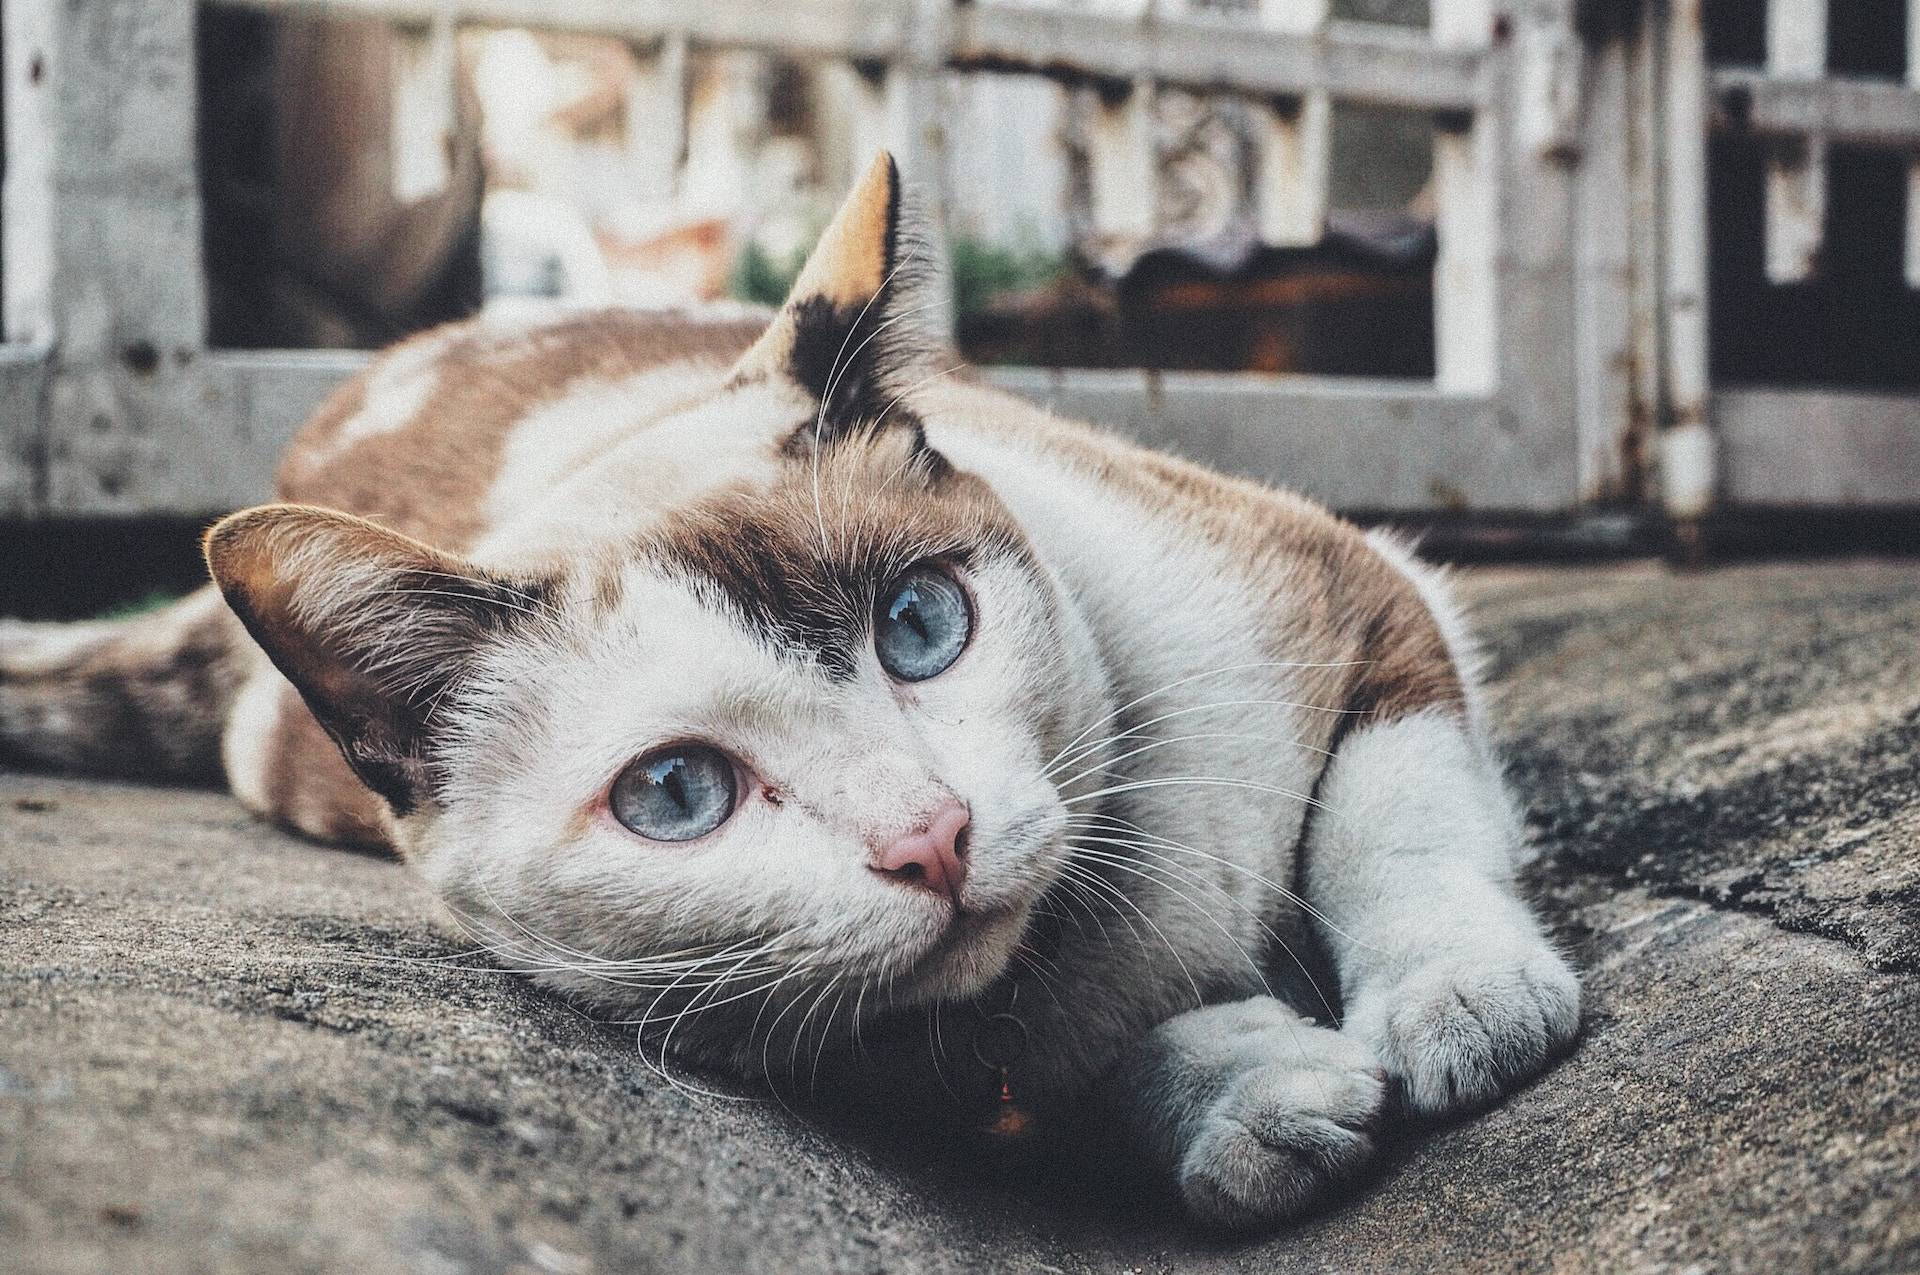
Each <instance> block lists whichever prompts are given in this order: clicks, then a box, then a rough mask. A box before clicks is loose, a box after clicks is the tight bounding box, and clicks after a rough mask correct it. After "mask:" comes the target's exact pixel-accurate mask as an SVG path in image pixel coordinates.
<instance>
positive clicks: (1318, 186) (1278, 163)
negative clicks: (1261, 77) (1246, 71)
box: [1253, 93, 1333, 248]
mask: <svg viewBox="0 0 1920 1275" xmlns="http://www.w3.org/2000/svg"><path fill="white" fill-rule="evenodd" d="M1253 119H1254V145H1255V146H1256V148H1257V154H1256V156H1255V171H1254V210H1255V215H1256V216H1257V217H1258V219H1259V221H1258V230H1259V234H1260V239H1261V242H1263V243H1268V244H1272V245H1273V246H1275V247H1281V248H1286V247H1308V246H1311V245H1313V244H1317V243H1319V242H1320V237H1321V235H1322V234H1324V233H1325V232H1326V227H1327V193H1328V190H1329V188H1330V186H1329V174H1330V173H1331V171H1332V167H1333V165H1332V155H1333V149H1332V140H1333V103H1332V101H1331V100H1330V99H1329V98H1328V97H1327V95H1326V94H1325V93H1309V94H1307V95H1306V96H1305V97H1303V98H1296V99H1294V100H1293V101H1292V102H1291V103H1287V104H1276V103H1274V102H1272V101H1260V102H1256V103H1254V106H1253Z"/></svg>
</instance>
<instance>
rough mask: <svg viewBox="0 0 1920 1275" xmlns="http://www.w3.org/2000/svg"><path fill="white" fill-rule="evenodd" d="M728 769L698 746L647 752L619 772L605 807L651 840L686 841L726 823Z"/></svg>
mask: <svg viewBox="0 0 1920 1275" xmlns="http://www.w3.org/2000/svg"><path fill="white" fill-rule="evenodd" d="M734 800H735V795H734V782H733V764H732V763H731V762H729V761H728V760H727V759H726V758H725V757H723V756H721V755H720V753H718V752H717V751H715V750H714V749H711V748H706V747H703V746H701V745H698V744H682V745H676V746H674V747H672V748H663V749H661V750H660V751H659V752H657V753H648V754H647V755H646V756H645V757H642V758H641V759H640V760H639V761H636V762H633V763H632V764H630V765H629V766H628V767H627V768H626V769H625V770H623V771H621V772H620V777H619V778H618V779H616V780H614V781H613V791H612V792H611V793H609V794H608V795H607V806H608V808H610V809H611V810H612V811H613V817H614V818H615V819H618V820H619V821H620V822H621V823H622V824H623V825H625V826H626V827H627V828H628V829H629V830H630V831H633V832H637V833H639V834H640V835H641V836H643V837H648V838H651V839H652V840H654V841H691V840H693V839H694V838H695V837H701V836H705V835H706V834H707V833H709V832H712V831H713V830H714V829H715V828H718V827H719V826H720V825H721V824H723V823H725V822H726V821H727V816H728V815H730V814H732V813H733V807H734Z"/></svg>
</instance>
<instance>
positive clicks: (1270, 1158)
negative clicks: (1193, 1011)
mask: <svg viewBox="0 0 1920 1275" xmlns="http://www.w3.org/2000/svg"><path fill="white" fill-rule="evenodd" d="M1282 1012H1283V1013H1284V1011H1282ZM1241 1031H1242V1032H1243V1033H1245V1037H1251V1038H1252V1039H1245V1038H1243V1042H1242V1043H1243V1045H1254V1044H1256V1043H1257V1045H1258V1046H1259V1049H1258V1053H1259V1057H1260V1061H1259V1062H1257V1063H1253V1064H1251V1065H1248V1066H1247V1067H1246V1068H1245V1069H1244V1070H1242V1071H1240V1072H1239V1073H1238V1074H1236V1075H1235V1076H1234V1077H1233V1078H1232V1079H1231V1080H1229V1081H1228V1082H1227V1083H1226V1085H1225V1086H1224V1087H1222V1089H1221V1090H1220V1092H1219V1093H1218V1094H1216V1095H1215V1096H1214V1097H1213V1098H1212V1100H1211V1101H1210V1102H1209V1104H1208V1106H1207V1110H1206V1112H1205V1114H1204V1115H1203V1116H1202V1117H1201V1118H1200V1120H1199V1121H1198V1122H1196V1124H1195V1125H1194V1136H1193V1139H1192V1141H1191V1142H1190V1143H1189V1144H1188V1145H1187V1149H1186V1152H1185V1154H1184V1155H1183V1156H1182V1157H1181V1159H1180V1165H1179V1171H1178V1185H1179V1190H1180V1197H1181V1201H1182V1202H1183V1203H1184V1205H1185V1206H1186V1209H1187V1211H1188V1213H1189V1214H1191V1215H1192V1216H1193V1217H1194V1218H1196V1219H1197V1220H1199V1221H1201V1222H1204V1223H1206V1224H1207V1225H1209V1226H1214V1227H1219V1228H1222V1229H1229V1230H1240V1231H1244V1230H1251V1229H1254V1228H1257V1227H1262V1226H1270V1225H1272V1224H1274V1223H1276V1222H1282V1221H1285V1220H1286V1219H1288V1218H1292V1217H1297V1216H1299V1215H1300V1214H1301V1213H1303V1212H1305V1211H1307V1210H1308V1209H1310V1208H1312V1207H1313V1206H1314V1205H1315V1204H1317V1203H1318V1202H1319V1201H1320V1200H1321V1199H1322V1198H1323V1197H1324V1196H1325V1195H1326V1194H1327V1192H1328V1190H1329V1188H1331V1187H1333V1186H1336V1185H1338V1184H1339V1183H1341V1182H1344V1181H1346V1180H1347V1179H1349V1178H1351V1177H1352V1176H1353V1175H1354V1174H1355V1173H1356V1172H1358V1171H1359V1169H1360V1168H1361V1167H1362V1166H1363V1165H1365V1164H1366V1162H1367V1161H1368V1160H1369V1159H1371V1158H1372V1156H1373V1137H1372V1129H1373V1126H1374V1124H1375V1122H1376V1120H1377V1118H1378V1116H1379V1113H1380V1107H1381V1103H1382V1101H1383V1099H1384V1098H1385V1094H1386V1078H1385V1073H1384V1072H1383V1071H1382V1070H1381V1068H1380V1064H1379V1062H1378V1061H1377V1060H1376V1059H1375V1058H1374V1057H1373V1054H1372V1052H1371V1051H1370V1050H1368V1049H1367V1048H1366V1046H1365V1045H1363V1044H1362V1043H1361V1042H1359V1041H1357V1040H1354V1039H1351V1038H1349V1037H1347V1036H1344V1035H1341V1034H1339V1033H1336V1032H1332V1031H1329V1030H1327V1029H1326V1028H1323V1027H1314V1026H1310V1025H1307V1024H1305V1023H1302V1022H1301V1021H1300V1020H1299V1019H1295V1018H1292V1017H1291V1016H1290V1015H1287V1016H1285V1017H1284V1018H1276V1019H1274V1020H1273V1021H1271V1022H1268V1023H1262V1024H1255V1023H1251V1022H1249V1023H1247V1024H1245V1025H1244V1026H1242V1028H1241ZM1242 1056H1243V1057H1244V1056H1246V1055H1245V1054H1244V1053H1243V1055H1242Z"/></svg>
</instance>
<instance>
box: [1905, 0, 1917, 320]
mask: <svg viewBox="0 0 1920 1275" xmlns="http://www.w3.org/2000/svg"><path fill="white" fill-rule="evenodd" d="M1907 87H1909V88H1911V89H1912V90H1913V91H1914V92H1916V93H1920V0H1907ZM1907 286H1908V287H1909V288H1920V155H1916V156H1914V158H1913V159H1912V161H1911V162H1910V163H1909V164H1908V165H1907Z"/></svg>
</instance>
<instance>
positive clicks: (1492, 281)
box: [0, 0, 1920, 521]
mask: <svg viewBox="0 0 1920 1275" xmlns="http://www.w3.org/2000/svg"><path fill="white" fill-rule="evenodd" d="M217 2H218V3H222V4H229V5H235V6H241V7H247V8H253V9H266V10H279V11H299V12H303V13H334V14H342V15H354V16H362V17H366V16H373V17H379V18H382V19H385V20H388V21H390V22H392V23H394V24H395V25H396V26H398V27H400V28H402V29H404V30H406V31H409V32H411V33H412V34H413V37H414V38H417V39H419V40H422V41H433V40H445V39H446V38H447V37H448V33H450V32H451V31H453V30H455V29H456V28H457V27H458V26H460V25H461V24H477V25H512V26H534V27H544V28H558V29H565V30H573V31H583V32H592V33H598V34H602V35H611V36H616V37H619V38H622V39H625V40H628V41H630V42H632V44H633V46H634V48H635V50H636V52H637V54H638V55H639V56H640V57H641V59H642V64H643V66H644V67H646V68H647V72H646V74H645V76H643V77H642V78H643V79H645V80H646V82H647V83H648V84H650V85H651V86H652V89H651V91H656V92H660V93H663V94H664V95H665V96H666V99H667V100H669V101H671V102H674V103H678V102H679V101H680V100H681V94H682V93H683V91H684V89H683V86H682V84H681V82H680V80H679V78H678V77H680V76H682V75H684V74H685V67H686V61H687V59H686V53H687V50H688V49H689V48H700V49H745V50H756V51H763V52H770V53H777V54H781V55H784V56H790V57H800V58H820V59H841V60H850V61H854V62H857V63H859V64H860V65H861V66H863V67H864V68H869V69H871V68H878V69H879V70H878V74H877V75H870V76H869V77H868V82H869V83H871V84H872V86H873V91H872V100H871V103H870V104H869V105H868V107H867V111H868V114H869V116H870V119H869V121H868V123H869V124H870V127H869V128H868V129H867V133H868V134H869V135H870V136H871V137H872V138H874V139H876V140H884V141H885V142H886V143H887V144H889V145H891V146H892V147H893V148H894V149H895V150H896V152H897V153H898V154H899V155H900V157H901V160H902V162H903V165H904V166H905V167H906V169H907V170H908V172H909V174H910V175H918V176H919V177H920V178H921V179H922V180H925V179H926V178H927V177H928V176H929V175H937V174H939V173H940V172H942V171H943V165H944V163H945V160H944V155H943V145H944V138H943V136H942V128H941V120H940V107H939V93H940V85H941V83H942V80H943V77H948V76H951V75H953V74H956V73H961V74H975V75H1037V76H1044V77H1048V78H1050V79H1053V80H1056V81H1060V82H1063V83H1070V84H1091V85H1094V86H1096V87H1098V88H1100V89H1101V93H1100V95H1099V97H1100V101H1101V103H1102V105H1101V107H1100V117H1099V119H1098V120H1097V122H1096V125H1095V127H1094V128H1093V129H1092V130H1091V133H1090V137H1091V141H1090V147H1091V152H1090V166H1091V177H1092V181H1091V185H1092V210H1093V214H1092V215H1093V216H1094V218H1095V220H1096V222H1097V223H1099V224H1100V225H1103V226H1106V227H1109V228H1114V229H1121V230H1124V229H1127V228H1129V227H1131V226H1134V225H1136V224H1137V223H1138V222H1139V220H1140V219H1141V218H1143V217H1147V216H1150V205H1148V204H1147V203H1146V202H1145V201H1146V198H1147V197H1146V195H1145V193H1144V192H1145V191H1147V190H1148V189H1149V181H1148V179H1149V178H1150V176H1151V172H1152V168H1151V163H1152V161H1151V149H1150V148H1151V145H1152V142H1151V136H1150V130H1149V128H1148V126H1147V115H1146V112H1147V110H1148V108H1149V106H1150V103H1151V100H1152V95H1153V94H1154V93H1155V92H1156V90H1157V89H1158V88H1160V87H1162V86H1172V87H1180V88H1187V89H1194V90H1202V91H1205V92H1209V93H1218V94H1231V95H1235V96H1238V97H1240V98H1242V99H1244V100H1245V101H1247V102H1248V103H1250V104H1251V105H1252V107H1253V108H1254V110H1255V111H1256V116H1255V118H1256V119H1257V120H1258V127H1257V129H1256V135H1257V138H1258V160H1259V164H1258V172H1257V179H1256V183H1255V185H1256V191H1257V200H1258V224H1259V227H1260V231H1261V235H1262V238H1263V239H1264V240H1266V241H1267V242H1269V243H1273V244H1304V243H1310V242H1313V241H1314V240H1315V239H1317V237H1318V236H1319V235H1320V234H1321V232H1322V229H1323V226H1324V223H1325V217H1326V206H1327V190H1328V181H1327V173H1328V165H1329V145H1330V140H1329V139H1330V133H1331V130H1330V128H1329V126H1328V120H1329V113H1330V106H1331V104H1332V103H1334V102H1356V103H1369V104H1377V105H1385V106H1393V107H1400V108H1408V109H1413V110H1418V111H1422V112H1426V113H1427V114H1428V115H1429V116H1430V118H1431V120H1432V124H1433V139H1434V140H1433V162H1434V181H1433V192H1434V195H1435V199H1436V220H1437V228H1438V243H1439V258H1438V261H1437V264H1436V266H1435V289H1434V292H1435V297H1436V309H1435V315H1434V323H1435V338H1436V341H1435V348H1436V375H1435V376H1434V377H1433V378H1432V379H1431V380H1419V381H1413V380H1398V379H1378V378H1348V377H1317V376H1284V377H1276V376H1259V375H1251V374H1228V373H1221V374H1212V373H1153V372H1149V371H1090V370H1075V369H1025V368H1002V369H995V370H994V371H993V373H992V376H993V379H994V380H996V381H997V382H999V383H1001V384H1003V385H1005V386H1007V387H1009V388H1011V389H1013V390H1016V391H1018V392H1021V393H1024V394H1027V395H1029V396H1031V397H1033V398H1036V399H1039V400H1043V401H1046V402H1048V403H1051V404H1054V405H1056V406H1057V407H1058V408H1059V410H1061V411H1062V412H1064V413H1068V414H1071V415H1076V416H1083V417H1087V418H1091V419H1096V420H1099V421H1102V422H1105V423H1108V424H1111V425H1114V426H1117V427H1119V428H1122V429H1125V430H1127V431H1130V432H1132V433H1134V434H1136V435H1138V436H1140V437H1142V438H1145V439H1148V440H1150V441H1152V442H1155V443H1159V444H1163V445H1166V446H1169V447H1172V448H1174V449H1175V450H1178V451H1181V452H1184V453H1187V454H1190V455H1194V456H1196V457H1199V458H1201V459H1205V460H1208V461H1211V462H1213V463H1216V464H1220V465H1223V466H1225V467H1228V468H1230V469H1234V470H1237V471H1241V472H1246V473H1251V474H1254V475H1256V476H1259V477H1262V478H1266V479H1270V480H1273V481H1277V482H1281V483H1286V484H1289V485H1292V486H1296V487H1299V488H1302V489H1305V490H1307V491H1309V492H1312V493H1313V494H1315V495H1317V496H1320V497H1321V498H1323V499H1326V500H1328V501H1330V502H1332V503H1334V504H1336V505H1339V506H1342V507H1346V508H1350V509H1364V510H1374V511H1422V510H1434V509H1455V510H1475V511H1504V512H1526V513H1553V514H1578V513H1581V512H1583V511H1596V510H1610V509H1611V510H1619V509H1625V510H1629V511H1640V512H1648V513H1652V514H1656V515H1665V516H1670V517H1673V518H1676V519H1679V520H1683V521H1684V520H1691V519H1695V518H1698V517H1699V516H1700V515H1702V514H1704V513H1705V512H1707V511H1708V510H1709V509H1710V508H1711V507H1713V506H1714V505H1715V504H1716V502H1730V503H1734V504H1743V505H1748V504H1765V505H1770V506H1779V505H1836V504H1837V505H1848V506H1855V505H1866V504H1920V448H1916V447H1915V446H1913V443H1914V442H1915V437H1914V436H1915V433H1916V431H1917V430H1920V401H1917V400H1916V399H1914V398H1912V397H1906V396H1899V395H1873V394H1861V393H1839V392H1815V391H1784V390H1782V391H1770V390H1756V389H1742V390H1732V391H1720V392H1716V391H1715V388H1714V387H1713V386H1712V384H1711V382H1710V379H1709V376H1708V367H1707V348H1708V346H1707V332H1708V329H1707V325H1708V322H1709V316H1708V314H1707V304H1706V300H1707V298H1706V292H1707V289H1706V268H1707V267H1706V262H1707V206H1706V174H1707V163H1706V147H1707V139H1708V136H1709V133H1710V130H1712V129H1714V128H1725V129H1739V130H1746V131H1750V132H1752V133H1754V134H1756V135H1760V136H1763V137H1766V138H1768V139H1773V142H1774V144H1776V147H1777V149H1776V152H1775V154H1776V158H1775V159H1774V160H1773V161H1771V168H1770V175H1769V186H1768V203H1767V212H1768V221H1767V236H1768V239H1767V246H1768V251H1767V261H1768V268H1769V270H1770V272H1772V273H1773V274H1774V275H1775V277H1778V278H1793V277H1796V272H1803V271H1804V270H1805V269H1807V268H1808V263H1809V262H1810V261H1811V260H1812V254H1813V253H1814V251H1815V250H1816V249H1817V247H1818V244H1819V238H1820V233H1821V226H1822V224H1823V220H1822V216H1821V205H1822V198H1823V194H1822V192H1823V190H1824V171H1823V158H1824V155H1825V150H1826V146H1827V145H1828V144H1829V143H1830V142H1834V141H1846V142H1865V143H1869V144H1872V145H1877V146H1884V147H1895V148H1900V149H1902V150H1904V151H1907V152H1909V153H1911V154H1912V155H1913V156H1914V157H1915V161H1916V163H1915V167H1914V170H1913V171H1914V173H1915V177H1914V191H1915V195H1914V197H1913V198H1912V199H1911V200H1910V205H1909V211H1908V220H1907V224H1908V244H1907V261H1908V269H1909V272H1910V274H1911V276H1912V277H1913V278H1914V280H1915V281H1916V283H1920V211H1916V209H1920V78H1917V79H1914V80H1913V81H1912V82H1910V83H1909V84H1906V85H1900V84H1894V83H1890V82H1868V81H1864V80H1860V81H1852V80H1845V79H1837V78H1834V77H1831V76H1828V75H1827V74H1826V73H1825V70H1824V58H1823V56H1822V55H1821V52H1820V49H1821V46H1822V41H1821V32H1822V29H1823V26H1822V15H1823V14H1824V4H1822V3H1820V0H1769V10H1768V15H1769V22H1770V28H1769V29H1770V35H1771V39H1770V41H1769V46H1770V49H1771V53H1770V56H1769V59H1768V63H1767V65H1766V66H1765V67H1764V68H1709V67H1708V66H1707V63H1706V59H1705V55H1704V44H1703V39H1702V32H1701V26H1700V13H1699V9H1700V0H1664V2H1663V0H1646V2H1645V3H1642V4H1637V5H1629V4H1625V3H1621V4H1618V5H1615V4H1611V3H1584V4H1583V3H1580V2H1579V0H1528V2H1527V3H1525V4H1519V3H1509V2H1507V0H1432V21H1431V25H1430V28H1429V29H1427V30H1424V31H1417V30H1409V29H1402V28H1393V27H1384V26H1376V25H1368V24H1355V23H1346V22H1340V21H1333V20H1330V18H1329V16H1328V5H1327V0H1277V2H1276V0H1266V2H1265V3H1263V4H1261V5H1260V6H1259V10H1258V14H1257V18H1256V19H1255V20H1254V21H1252V22H1251V23H1249V22H1244V21H1243V22H1239V23H1237V24H1236V23H1230V22H1229V21H1228V20H1227V19H1225V18H1220V17H1206V16H1204V15H1201V14H1189V13H1185V12H1184V11H1182V13H1181V14H1180V15H1178V16H1173V15H1171V14H1170V13H1169V12H1168V10H1170V9H1172V8H1173V7H1174V6H1173V4H1172V3H1168V2H1167V0H1162V3H1160V4H1159V6H1158V8H1157V9H1156V8H1155V7H1154V6H1153V5H1152V4H1145V5H1144V6H1142V7H1143V8H1144V11H1138V9H1137V10H1136V11H1135V12H1120V11H1116V7H1115V5H1114V4H1112V3H1108V4H1106V5H1104V6H1103V7H1101V8H1099V9H1065V8H1056V7H1038V6H1034V5H1023V6H1019V7H1015V6H1012V5H1000V4H993V3H987V2H985V0H979V2H972V3H969V2H965V0H832V2H829V0H781V2H780V3H760V2H759V0H709V2H705V3H688V2H686V0H217ZM1912 3H1913V7H1914V10H1915V13H1916V15H1917V16H1915V17H1914V18H1913V19H1912V20H1911V21H1910V30H1911V31H1914V32H1920V0H1912ZM1596 15H1600V16H1598V17H1596ZM1620 15H1625V16H1620ZM195 18H196V6H195V5H194V4H193V3H191V2H190V0H89V2H88V3H84V4H77V3H71V2H70V0H6V4H5V6H4V24H5V26H4V44H5V67H4V80H5V130H6V139H5V140H6V179H5V206H4V231H5V234H4V244H3V245H0V262H3V263H4V281H5V297H4V312H5V344H4V345H0V514H6V515H14V516H21V515H25V516H40V515H53V514H106V515H116V514H134V513H151V512H156V511H159V512H173V513H187V514H201V513H209V512H216V511H219V510H222V509H226V508H230V507H232V506H235V505H240V504H245V503H249V502H252V501H256V500H259V499H261V498H263V497H264V496H265V495H266V494H267V493H268V491H269V475H270V473H271V468H272V464H273V460H274V457H275V455H276V453H277V451H278V450H279V448H280V446H281V444H282V443H283V442H284V440H285V439H286V438H287V437H288V435H289V434H290V433H291V431H292V430H294V429H295V428H296V427H297V426H298V424H299V422H300V421H301V420H302V418H303V417H304V415H305V414H306V413H307V412H308V411H309V410H310V409H311V408H312V406H313V405H314V404H315V403H317V402H318V400H319V399H320V397H321V396H322V395H323V394H325V392H326V391H327V390H328V389H329V388H330V387H331V386H333V385H334V384H336V383H337V382H338V381H339V380H340V379H341V378H342V377H344V376H346V375H347V374H349V373H350V372H351V371H352V370H353V369H354V368H356V367H358V366H359V365H360V364H361V363H362V362H363V361H364V357H365V356H363V355H359V354H353V353H344V352H315V351H307V352H302V351H277V352H239V351H228V350H219V349H209V348H208V345H207V318H206V312H207V303H206V295H205V285H204V279H203V273H202V236H201V205H200V191H199V179H198V174H197V168H196V156H195V151H194V139H195V129H194V113H195V100H196V98H195V81H194V74H195V66H194V57H193V52H194V26H195ZM1908 38H1909V39H1910V40H1912V41H1914V42H1915V50H1914V54H1913V56H1910V57H1909V59H1908V66H1909V68H1910V71H1909V74H1910V76H1920V71H1917V70H1915V69H1914V68H1920V34H1910V35H1909V36H1908ZM432 61H433V60H432V59H423V64H428V65H430V64H432ZM447 91H448V92H449V93H451V92H452V87H451V84H450V83H449V85H448V89H447ZM661 118H663V119H666V120H669V121H671V127H674V128H683V127H684V126H685V121H684V118H683V117H682V116H681V115H680V113H678V112H676V111H663V112H662V114H661ZM661 149H662V150H663V152H665V153H669V154H671V153H675V152H676V151H677V147H674V146H670V145H669V146H663V147H662V148H661ZM926 184H927V185H928V186H929V187H931V188H932V189H934V190H936V191H937V190H938V188H939V185H940V183H939V182H938V181H932V182H927V183H926ZM1917 353H1920V352H1917Z"/></svg>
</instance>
